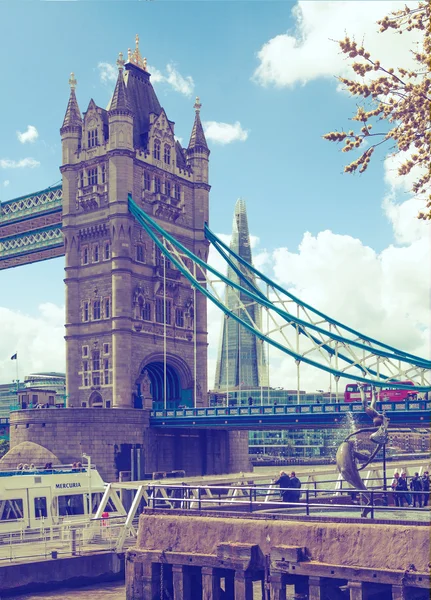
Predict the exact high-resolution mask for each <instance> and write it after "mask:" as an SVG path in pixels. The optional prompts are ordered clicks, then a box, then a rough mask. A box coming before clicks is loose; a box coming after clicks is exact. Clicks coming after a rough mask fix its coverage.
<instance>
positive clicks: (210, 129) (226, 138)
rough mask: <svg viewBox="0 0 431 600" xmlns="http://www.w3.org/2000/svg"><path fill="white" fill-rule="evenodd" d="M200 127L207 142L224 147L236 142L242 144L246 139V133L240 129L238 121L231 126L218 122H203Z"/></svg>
mask: <svg viewBox="0 0 431 600" xmlns="http://www.w3.org/2000/svg"><path fill="white" fill-rule="evenodd" d="M202 125H203V128H204V131H205V136H206V138H207V140H210V141H212V142H215V143H216V144H222V145H225V144H231V143H232V142H236V141H239V142H244V141H245V140H246V139H247V138H248V131H247V130H245V129H243V128H242V127H241V123H240V122H239V121H236V122H235V123H234V124H233V125H231V124H230V123H220V122H218V121H204V122H203V123H202Z"/></svg>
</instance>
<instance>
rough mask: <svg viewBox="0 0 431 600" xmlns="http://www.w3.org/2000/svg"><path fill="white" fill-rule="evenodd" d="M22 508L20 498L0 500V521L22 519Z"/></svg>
mask: <svg viewBox="0 0 431 600" xmlns="http://www.w3.org/2000/svg"><path fill="white" fill-rule="evenodd" d="M23 517H24V508H23V503H22V500H21V498H15V499H13V500H0V521H8V520H12V519H22V518H23Z"/></svg>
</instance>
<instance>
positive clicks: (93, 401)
mask: <svg viewBox="0 0 431 600" xmlns="http://www.w3.org/2000/svg"><path fill="white" fill-rule="evenodd" d="M93 379H94V378H93ZM93 385H100V380H99V383H94V381H93ZM88 404H89V406H91V407H92V408H103V398H102V396H101V395H100V394H99V393H98V392H93V393H92V394H91V396H90V400H89V402H88Z"/></svg>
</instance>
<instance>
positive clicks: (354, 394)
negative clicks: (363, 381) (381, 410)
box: [344, 383, 371, 402]
mask: <svg viewBox="0 0 431 600" xmlns="http://www.w3.org/2000/svg"><path fill="white" fill-rule="evenodd" d="M364 391H365V397H366V399H367V400H371V385H366V386H365V388H364ZM344 402H361V393H360V391H359V386H358V385H357V384H356V383H349V384H348V385H346V389H345V391H344Z"/></svg>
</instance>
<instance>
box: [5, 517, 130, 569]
mask: <svg viewBox="0 0 431 600" xmlns="http://www.w3.org/2000/svg"><path fill="white" fill-rule="evenodd" d="M107 514H109V513H107ZM125 520H126V516H125V515H116V514H114V515H111V514H109V516H106V514H105V515H104V517H102V518H100V519H95V518H92V519H88V518H87V519H86V520H78V521H72V520H64V521H63V522H62V523H60V524H58V525H51V524H50V523H49V522H48V521H47V520H45V519H43V518H41V519H39V523H38V525H39V526H38V527H34V528H31V529H29V528H28V527H26V524H25V522H24V521H23V522H22V523H21V524H20V525H21V527H20V528H18V529H17V530H15V531H13V532H7V533H6V532H5V533H1V532H0V566H1V564H4V563H8V562H9V563H11V562H16V561H20V560H23V559H27V560H28V559H34V558H36V557H45V558H48V557H51V558H57V557H59V556H82V555H85V554H92V553H94V552H100V551H110V550H114V549H115V547H116V546H117V541H118V539H119V537H120V536H122V535H123V531H124V525H125ZM135 526H137V519H136V520H135ZM135 539H136V528H135V529H133V528H129V529H128V536H127V538H126V544H125V545H126V547H127V545H129V546H130V545H132V543H133V542H134V540H135Z"/></svg>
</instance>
